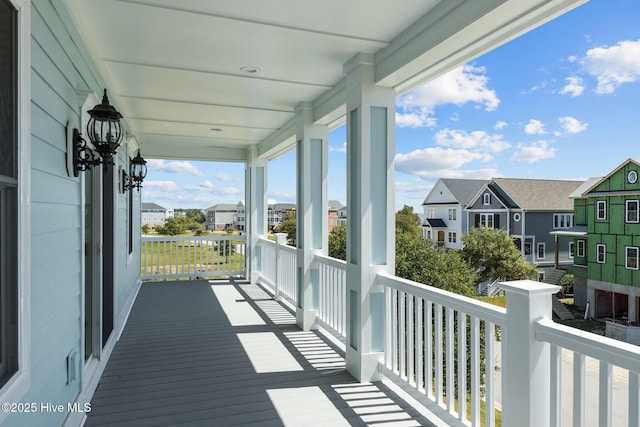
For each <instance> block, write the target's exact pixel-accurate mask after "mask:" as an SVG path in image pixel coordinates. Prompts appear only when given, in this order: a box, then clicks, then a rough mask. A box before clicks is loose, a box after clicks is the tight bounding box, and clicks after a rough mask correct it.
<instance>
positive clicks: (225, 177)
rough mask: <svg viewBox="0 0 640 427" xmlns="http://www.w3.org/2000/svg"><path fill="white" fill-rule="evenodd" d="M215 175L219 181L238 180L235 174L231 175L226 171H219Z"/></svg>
mask: <svg viewBox="0 0 640 427" xmlns="http://www.w3.org/2000/svg"><path fill="white" fill-rule="evenodd" d="M214 177H215V179H217V180H218V181H224V182H229V181H238V178H234V177H233V176H231V175H229V174H228V173H224V172H218V173H216V174H215V175H214Z"/></svg>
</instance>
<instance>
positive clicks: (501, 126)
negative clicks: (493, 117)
mask: <svg viewBox="0 0 640 427" xmlns="http://www.w3.org/2000/svg"><path fill="white" fill-rule="evenodd" d="M507 126H508V125H507V122H503V121H502V120H500V121H499V122H498V123H496V124H495V126H493V128H494V129H495V130H501V129H504V128H506V127H507Z"/></svg>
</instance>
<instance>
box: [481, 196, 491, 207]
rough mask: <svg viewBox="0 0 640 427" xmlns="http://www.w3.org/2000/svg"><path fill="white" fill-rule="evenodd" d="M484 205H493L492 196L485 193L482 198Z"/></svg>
mask: <svg viewBox="0 0 640 427" xmlns="http://www.w3.org/2000/svg"><path fill="white" fill-rule="evenodd" d="M482 204H483V205H490V204H491V194H489V193H484V196H482Z"/></svg>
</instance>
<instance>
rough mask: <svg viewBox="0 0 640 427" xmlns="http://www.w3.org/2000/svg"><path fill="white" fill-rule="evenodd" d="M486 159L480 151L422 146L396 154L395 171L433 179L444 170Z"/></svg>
mask: <svg viewBox="0 0 640 427" xmlns="http://www.w3.org/2000/svg"><path fill="white" fill-rule="evenodd" d="M478 160H479V161H482V160H487V157H486V156H485V155H484V154H482V153H475V152H472V151H469V150H455V149H451V148H448V149H445V148H441V147H431V148H424V149H421V150H415V151H412V152H411V153H406V154H396V159H395V168H396V171H398V172H402V173H406V174H408V175H416V176H419V177H421V178H427V179H433V178H434V177H439V176H441V175H442V174H443V173H444V172H447V171H450V170H452V169H458V168H460V167H462V166H464V165H466V164H468V163H470V162H473V161H478Z"/></svg>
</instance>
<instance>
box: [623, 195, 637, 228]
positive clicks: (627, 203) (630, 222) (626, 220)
mask: <svg viewBox="0 0 640 427" xmlns="http://www.w3.org/2000/svg"><path fill="white" fill-rule="evenodd" d="M630 203H635V204H636V206H637V209H636V220H635V221H629V204H630ZM624 221H625V222H626V223H629V224H637V223H639V222H640V201H639V200H627V201H626V202H625V209H624Z"/></svg>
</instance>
